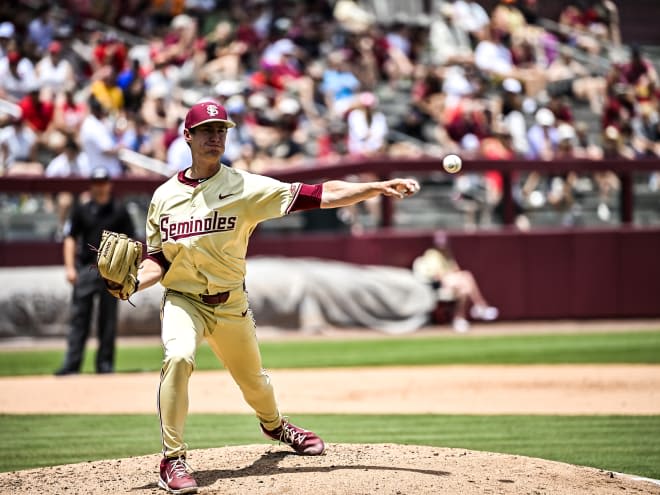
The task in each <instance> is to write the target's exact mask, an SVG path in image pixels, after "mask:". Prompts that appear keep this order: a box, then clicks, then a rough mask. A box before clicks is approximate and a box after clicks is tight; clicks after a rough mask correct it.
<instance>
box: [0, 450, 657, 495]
mask: <svg viewBox="0 0 660 495" xmlns="http://www.w3.org/2000/svg"><path fill="white" fill-rule="evenodd" d="M159 460H160V456H159V455H149V456H144V457H135V458H129V459H117V460H110V461H97V462H86V463H81V464H70V465H66V466H55V467H49V468H43V469H32V470H26V471H18V472H13V473H2V474H0V492H1V493H21V494H28V493H33V494H39V495H44V494H65V493H66V494H71V495H73V494H80V495H89V494H113V495H115V494H118V493H131V494H135V495H140V494H156V493H159V489H158V485H157V481H158V469H157V466H158V463H159ZM188 462H189V464H191V466H192V467H193V468H194V469H195V478H196V479H197V482H198V484H199V493H218V494H236V495H242V494H246V495H256V494H264V495H265V494H268V495H276V494H287V495H309V494H310V493H323V494H324V495H330V494H336V495H340V494H341V495H360V494H364V495H373V494H379V495H388V494H392V495H424V494H438V493H446V494H461V495H464V494H475V495H476V494H479V495H482V494H484V493H493V494H526V495H527V494H544V495H546V494H566V493H571V494H590V495H598V494H615V493H616V494H620V493H635V494H637V495H639V494H660V486H658V485H655V484H654V483H652V482H649V481H645V480H637V479H634V478H633V477H631V476H627V475H621V474H616V473H610V472H607V471H602V470H599V469H594V468H588V467H580V466H573V465H570V464H564V463H560V462H552V461H545V460H542V459H534V458H529V457H522V456H514V455H505V454H494V453H489V452H475V451H470V450H464V449H444V448H433V447H422V446H415V445H393V444H377V445H372V444H370V445H359V444H330V445H328V449H327V452H326V453H325V454H324V455H322V456H320V457H304V456H299V455H296V454H294V453H293V452H291V451H289V450H287V449H286V448H285V447H283V446H277V445H273V446H268V445H249V446H241V447H224V448H217V449H207V450H195V451H192V452H190V453H189V456H188ZM160 493H164V492H163V491H160Z"/></svg>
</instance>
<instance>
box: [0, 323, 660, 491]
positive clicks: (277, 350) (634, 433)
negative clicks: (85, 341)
mask: <svg viewBox="0 0 660 495" xmlns="http://www.w3.org/2000/svg"><path fill="white" fill-rule="evenodd" d="M262 350H263V356H264V362H265V364H266V366H267V367H269V368H282V367H288V368H305V367H325V366H336V367H337V366H380V365H411V366H412V365H427V364H533V363H539V364H541V363H544V364H554V363H557V364H558V363H573V364H576V363H585V364H587V363H645V364H658V363H659V362H660V330H654V331H645V332H622V333H603V334H598V333H590V334H582V335H581V334H579V333H575V334H556V335H516V336H511V335H502V336H474V335H472V336H460V337H457V336H452V337H451V338H449V337H445V336H438V337H424V338H383V339H368V340H367V339H365V340H347V341H335V340H333V341H325V340H318V341H316V340H306V341H297V342H296V341H287V342H265V343H263V344H262ZM61 358H62V351H56V350H48V351H44V350H38V351H36V350H35V351H21V352H7V351H5V352H2V353H1V354H0V375H3V376H8V375H34V374H50V373H52V371H53V370H54V369H55V368H56V367H57V366H58V365H59V364H60V361H61ZM160 360H161V349H160V347H158V346H153V347H124V348H120V349H119V351H118V363H117V368H118V371H137V370H140V371H144V370H154V371H155V370H157V369H159V366H160ZM91 363H92V356H88V357H87V360H86V365H85V366H86V370H88V371H89V370H91V369H92V368H91ZM197 365H198V369H214V368H218V363H217V361H216V359H215V357H214V356H213V355H212V353H211V352H210V350H209V349H208V348H207V347H202V348H201V349H200V352H199V354H198V358H197ZM292 419H294V420H300V421H301V422H302V423H303V424H304V425H305V426H306V427H309V428H312V429H314V430H316V431H317V432H318V433H319V434H321V435H323V436H325V437H326V438H327V439H328V440H329V441H330V442H331V443H342V442H350V443H383V442H385V443H387V442H391V443H409V444H420V445H432V446H442V447H456V448H465V449H470V450H484V451H492V452H502V453H511V454H519V455H529V456H533V457H540V458H544V459H551V460H558V461H564V462H568V463H573V464H580V465H588V466H594V467H599V468H602V469H606V470H612V471H619V472H626V473H631V474H638V475H642V476H647V477H651V478H660V442H658V441H657V440H658V439H659V438H660V416H541V415H539V416H478V415H473V416H470V415H467V416H466V415H460V416H459V415H387V416H369V415H305V416H302V415H300V416H296V417H294V418H292ZM186 435H187V441H188V442H189V444H190V445H191V448H194V449H198V448H209V447H219V446H224V445H239V444H251V443H258V442H262V441H264V439H263V437H261V435H260V434H259V432H258V429H257V428H256V421H255V419H254V418H253V417H251V416H246V415H191V416H190V418H189V421H188V424H187V431H186ZM0 444H1V445H3V447H4V448H3V449H1V450H0V470H1V471H9V470H15V469H24V468H30V467H37V466H45V465H55V464H65V463H71V462H80V461H89V460H97V459H107V458H116V457H128V456H135V455H143V454H151V453H156V452H158V451H159V449H160V442H159V431H158V421H157V418H156V417H155V415H118V416H102V415H88V416H79V415H29V416H9V415H0Z"/></svg>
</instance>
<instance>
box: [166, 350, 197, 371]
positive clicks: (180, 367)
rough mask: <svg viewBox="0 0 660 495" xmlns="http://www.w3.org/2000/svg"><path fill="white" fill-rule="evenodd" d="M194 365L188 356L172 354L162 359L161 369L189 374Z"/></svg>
mask: <svg viewBox="0 0 660 495" xmlns="http://www.w3.org/2000/svg"><path fill="white" fill-rule="evenodd" d="M194 367H195V361H194V359H193V358H191V357H190V356H185V355H181V354H174V355H171V356H166V357H165V359H164V361H163V371H165V372H183V373H188V374H190V373H191V372H192V370H193V368H194Z"/></svg>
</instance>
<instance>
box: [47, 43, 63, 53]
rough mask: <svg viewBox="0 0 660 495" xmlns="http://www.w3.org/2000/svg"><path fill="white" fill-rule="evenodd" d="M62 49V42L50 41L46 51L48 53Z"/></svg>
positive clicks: (58, 51)
mask: <svg viewBox="0 0 660 495" xmlns="http://www.w3.org/2000/svg"><path fill="white" fill-rule="evenodd" d="M61 51H62V43H60V42H59V41H51V42H50V45H48V52H49V53H60V52H61Z"/></svg>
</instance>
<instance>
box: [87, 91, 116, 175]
mask: <svg viewBox="0 0 660 495" xmlns="http://www.w3.org/2000/svg"><path fill="white" fill-rule="evenodd" d="M106 115H107V112H106V110H105V109H104V108H103V106H102V105H101V103H99V101H98V100H97V99H96V98H94V97H93V96H92V97H90V99H89V114H88V115H87V116H86V117H85V119H84V120H83V122H82V124H81V126H80V136H79V141H80V145H81V147H82V150H83V151H84V152H85V153H86V154H87V156H88V158H89V162H90V163H93V164H94V166H97V167H102V168H105V169H106V170H107V171H108V173H109V174H110V176H112V177H119V176H120V175H122V173H123V171H124V170H123V167H122V164H121V162H120V161H119V149H120V148H121V145H120V144H118V143H117V141H116V139H115V137H114V135H113V133H112V130H110V129H109V128H108V126H106V125H105V117H106Z"/></svg>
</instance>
